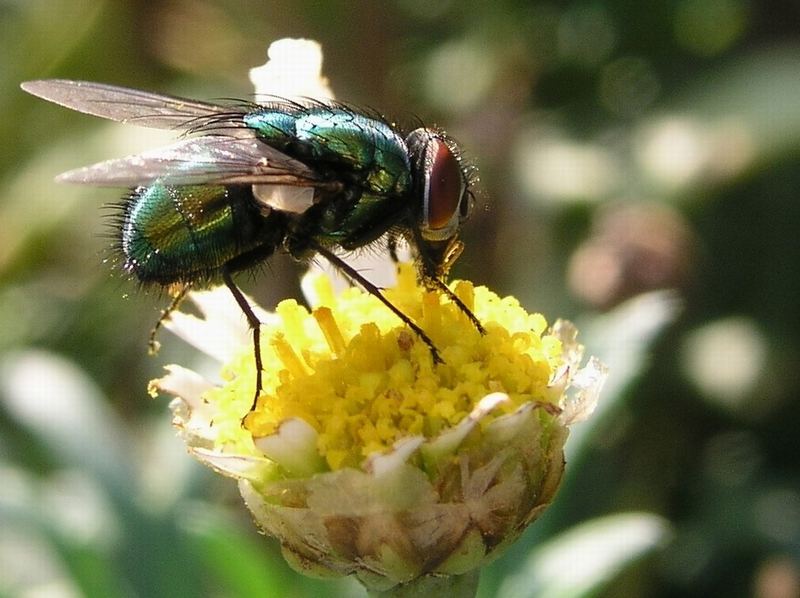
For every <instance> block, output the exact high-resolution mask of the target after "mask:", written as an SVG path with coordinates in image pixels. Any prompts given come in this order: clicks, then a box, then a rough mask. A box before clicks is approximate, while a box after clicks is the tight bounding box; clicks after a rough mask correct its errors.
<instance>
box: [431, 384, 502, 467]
mask: <svg viewBox="0 0 800 598" xmlns="http://www.w3.org/2000/svg"><path fill="white" fill-rule="evenodd" d="M508 400H509V398H508V395H507V394H505V393H502V392H493V393H491V394H488V395H486V396H485V397H483V398H482V399H481V400H480V401H478V404H477V405H476V406H475V408H474V409H473V410H472V412H471V413H470V414H469V415H468V416H467V417H465V418H464V419H462V420H461V421H460V422H459V423H458V425H457V426H454V427H452V428H450V429H448V430H445V431H444V432H442V433H441V434H439V436H437V437H436V438H434V439H433V440H431V441H429V442H426V443H425V444H424V445H423V446H422V448H421V451H422V455H423V457H424V458H425V460H426V461H428V462H429V463H430V464H433V463H435V462H436V461H438V460H439V459H441V458H443V457H446V456H448V455H451V454H453V453H454V452H455V451H456V449H457V448H458V447H459V446H460V445H461V443H462V442H463V440H464V438H466V437H467V434H469V433H470V432H471V431H472V430H473V428H475V426H476V425H477V424H478V422H479V421H480V420H481V419H483V418H484V417H486V416H487V415H488V414H489V413H491V412H492V411H493V410H494V409H495V408H496V407H497V406H498V405H499V404H500V403H504V402H506V401H508Z"/></svg>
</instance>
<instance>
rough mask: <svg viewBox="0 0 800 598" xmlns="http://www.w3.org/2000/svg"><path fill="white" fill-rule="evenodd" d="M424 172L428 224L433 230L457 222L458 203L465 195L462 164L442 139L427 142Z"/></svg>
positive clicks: (425, 218)
mask: <svg viewBox="0 0 800 598" xmlns="http://www.w3.org/2000/svg"><path fill="white" fill-rule="evenodd" d="M426 157H427V158H428V160H429V163H428V167H427V169H426V173H425V198H424V199H425V204H424V206H425V213H424V220H425V227H426V228H428V229H431V230H433V231H442V230H443V229H447V230H450V229H451V228H453V227H454V226H455V227H457V226H458V219H459V205H460V204H461V199H462V197H463V195H464V178H463V176H462V175H461V165H460V164H459V162H458V158H456V156H455V155H454V154H453V152H452V150H451V149H450V148H449V147H448V146H447V144H446V143H444V141H442V140H441V139H437V138H433V139H431V140H430V142H429V143H428V148H427V156H426Z"/></svg>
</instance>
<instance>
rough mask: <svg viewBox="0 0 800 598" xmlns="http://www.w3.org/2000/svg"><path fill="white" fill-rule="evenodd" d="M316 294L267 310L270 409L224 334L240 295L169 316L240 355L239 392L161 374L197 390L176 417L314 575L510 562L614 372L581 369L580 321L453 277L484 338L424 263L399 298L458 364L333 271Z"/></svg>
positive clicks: (229, 360) (428, 576)
mask: <svg viewBox="0 0 800 598" xmlns="http://www.w3.org/2000/svg"><path fill="white" fill-rule="evenodd" d="M304 286H305V288H306V289H307V294H309V299H310V303H311V305H312V309H311V310H310V311H309V310H308V309H306V308H304V307H302V306H300V305H298V304H297V302H295V301H293V300H289V301H284V302H282V303H281V304H280V305H279V306H278V308H277V310H276V313H275V314H266V313H264V312H260V317H261V319H262V321H263V322H264V326H263V327H262V358H263V363H264V364H265V370H264V372H263V377H264V384H263V392H262V393H261V395H260V396H259V398H258V402H257V405H256V407H255V409H254V410H253V411H252V412H250V407H251V404H252V397H253V391H254V383H255V372H254V360H253V355H252V345H251V343H250V342H248V341H247V340H244V342H242V339H247V331H246V329H244V328H242V329H239V330H236V331H235V333H234V334H233V337H234V338H236V339H238V342H240V343H241V344H239V345H236V343H232V344H226V343H220V342H219V341H220V338H222V337H221V336H220V335H224V334H225V333H224V329H225V328H226V327H233V328H236V326H235V324H234V323H235V322H236V321H237V320H236V319H235V318H234V319H232V314H231V312H230V311H228V310H238V307H236V306H235V305H234V304H232V299H230V300H229V299H228V298H227V295H226V293H225V290H224V289H223V290H221V291H210V292H205V293H194V294H193V295H192V299H193V300H194V301H195V303H196V304H197V305H198V307H199V309H200V310H201V312H202V313H203V315H204V319H200V318H196V317H194V316H190V315H187V314H182V313H177V314H174V315H173V318H172V320H171V321H170V322H168V326H169V327H170V328H171V329H172V330H174V331H175V332H177V333H178V334H180V335H182V336H184V337H185V338H190V339H191V340H192V341H193V342H194V343H195V344H197V345H198V346H200V347H201V348H204V349H207V350H209V349H210V351H211V352H212V353H213V354H215V355H216V356H217V357H220V358H221V359H222V360H223V361H225V362H226V363H225V365H224V367H223V369H222V379H223V382H222V383H221V384H211V383H210V382H207V381H206V380H204V379H203V378H201V377H200V376H199V375H197V374H194V373H192V372H189V371H188V370H185V369H182V368H180V367H178V366H170V368H168V369H169V372H170V373H169V374H168V375H167V376H166V377H164V378H162V379H160V380H155V381H154V382H153V389H154V391H155V390H159V391H163V392H167V393H171V394H174V395H176V396H178V397H179V398H178V399H176V400H175V401H173V403H172V409H173V413H174V423H175V425H176V427H177V428H178V429H179V430H180V431H181V433H182V435H183V438H184V439H185V441H186V444H187V446H188V448H189V450H190V452H192V453H193V454H194V455H195V456H196V457H197V458H199V459H200V460H201V461H203V462H204V463H206V464H207V465H209V466H211V467H213V468H214V469H215V470H217V471H218V472H220V473H222V474H224V475H228V476H231V477H234V478H236V479H238V480H239V488H240V491H241V493H242V496H243V497H244V500H245V502H246V504H247V506H248V508H250V510H251V511H252V512H253V514H254V516H255V519H256V521H257V523H258V525H259V526H260V527H261V528H262V529H263V530H264V531H265V532H266V533H268V534H270V535H273V536H275V537H277V538H278V539H279V540H280V541H281V545H282V546H283V551H284V554H285V556H286V557H287V559H288V560H289V562H290V563H292V564H293V566H295V567H296V568H297V569H298V570H300V571H302V572H306V573H309V572H310V573H316V574H320V575H322V574H324V575H349V574H354V575H356V576H357V577H358V579H359V580H360V581H361V582H362V583H364V584H365V585H366V586H367V587H368V588H371V589H374V590H386V589H389V588H392V587H396V586H398V587H400V586H402V584H409V583H412V582H413V583H421V582H424V583H428V582H430V581H431V580H435V579H437V578H438V577H440V576H455V577H457V576H462V575H464V574H467V573H468V572H470V571H473V570H475V569H476V568H477V567H479V566H480V565H481V564H482V563H484V562H486V561H488V560H490V559H493V558H495V557H496V556H497V555H498V554H499V553H500V551H502V549H503V548H505V547H506V546H508V544H509V543H510V542H512V541H513V540H514V539H515V538H516V537H517V536H519V534H520V533H521V532H522V531H523V530H524V528H525V527H526V526H527V525H528V524H529V523H530V522H531V521H532V520H534V519H535V518H536V517H537V516H538V515H539V514H540V513H541V511H542V510H543V509H544V507H545V506H546V505H547V504H549V502H550V501H551V500H552V498H553V495H554V493H555V490H556V488H557V486H558V483H559V480H560V478H561V474H562V471H563V464H564V457H563V445H564V441H565V439H566V436H567V426H568V425H570V424H572V423H574V422H575V421H578V420H580V419H582V418H584V417H585V416H587V415H588V414H589V413H590V412H591V411H592V409H593V408H594V404H595V402H596V400H597V396H598V393H599V390H600V387H601V386H602V383H603V381H604V379H605V368H604V366H603V365H602V364H601V363H599V362H598V361H597V360H594V359H591V360H589V362H588V364H587V365H586V366H585V367H584V368H583V369H579V365H580V362H581V359H582V352H583V350H582V349H583V348H582V347H581V346H580V345H579V344H578V343H577V342H576V335H577V331H576V330H575V328H574V327H573V326H572V325H571V324H569V323H568V322H564V321H558V322H556V323H555V324H554V325H553V326H552V327H550V328H548V326H547V323H546V322H545V319H544V317H543V316H541V315H540V314H529V313H527V312H526V311H525V310H524V309H522V307H520V305H519V303H518V302H517V301H516V300H515V299H514V298H512V297H505V298H500V297H498V296H497V295H495V294H494V293H492V292H491V291H489V290H488V289H486V288H484V287H473V285H472V284H470V283H468V282H463V281H462V282H455V283H453V284H452V286H451V288H452V290H453V291H454V292H455V294H456V295H457V296H458V297H459V298H460V299H461V300H462V301H463V302H464V303H465V304H466V305H467V306H468V307H469V308H470V309H471V310H472V311H473V312H474V313H475V315H476V316H477V318H478V319H479V320H480V321H481V322H482V324H483V326H484V327H485V329H486V334H481V333H480V332H479V331H478V330H477V329H476V328H475V326H474V325H473V324H472V322H470V321H469V319H468V318H467V317H466V316H465V314H464V313H463V312H462V311H461V310H460V309H459V308H458V307H457V306H456V305H454V304H453V303H451V302H450V300H449V299H448V298H447V297H446V296H445V295H443V294H441V293H437V292H432V291H428V290H426V289H425V288H423V287H421V286H419V285H418V284H417V282H416V274H415V271H414V269H413V267H412V266H410V265H402V266H401V267H400V270H399V279H398V283H397V285H396V286H395V287H394V288H389V289H387V290H386V291H385V293H386V296H387V298H388V299H389V300H390V301H391V302H392V303H393V304H395V305H396V306H397V307H399V308H400V309H401V310H402V311H403V312H404V313H406V314H408V315H409V316H411V317H412V318H413V319H414V320H415V321H416V322H417V323H418V324H419V325H420V326H421V328H422V329H423V330H424V331H425V332H426V334H427V335H428V336H429V337H430V338H431V339H432V340H433V342H434V344H435V345H436V347H437V348H438V349H439V351H440V354H441V357H442V358H443V363H438V364H436V363H434V360H433V358H432V356H431V353H430V350H429V348H428V347H427V346H426V345H425V344H424V343H423V342H421V341H420V340H419V339H418V338H416V337H415V335H414V334H413V333H412V332H411V331H410V330H408V329H407V328H406V327H405V326H404V325H403V324H402V322H400V320H399V319H398V318H397V317H396V316H395V315H394V314H392V313H391V312H390V311H389V310H388V309H387V308H386V307H385V306H384V305H383V304H381V303H380V302H379V301H378V300H377V299H376V298H375V297H373V296H371V295H369V294H368V293H365V292H363V291H361V290H359V289H355V288H350V289H347V290H345V291H343V292H341V293H340V294H338V295H337V294H336V293H335V292H334V291H333V288H332V286H331V283H330V280H329V279H328V278H327V277H326V276H325V275H323V274H319V273H317V274H310V275H308V276H307V277H306V280H305V282H304ZM235 313H236V311H233V314H235ZM234 347H237V348H234ZM420 580H422V581H421V582H420Z"/></svg>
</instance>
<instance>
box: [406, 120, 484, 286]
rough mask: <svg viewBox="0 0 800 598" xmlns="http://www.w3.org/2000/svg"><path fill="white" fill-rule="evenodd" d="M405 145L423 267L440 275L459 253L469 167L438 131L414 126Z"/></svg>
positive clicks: (469, 197) (468, 198)
mask: <svg viewBox="0 0 800 598" xmlns="http://www.w3.org/2000/svg"><path fill="white" fill-rule="evenodd" d="M406 144H407V146H408V151H409V154H410V157H411V164H412V185H413V189H414V197H415V201H417V206H416V209H417V214H416V216H417V226H418V230H419V238H418V239H417V242H418V243H420V244H422V245H423V247H422V248H421V250H422V253H423V256H422V257H423V258H425V257H427V258H428V261H429V262H430V263H428V264H423V267H425V268H427V270H428V271H429V272H428V273H429V274H430V275H435V276H442V275H443V274H445V273H446V272H447V270H448V269H449V266H450V265H451V264H452V262H453V261H455V259H456V258H457V257H458V254H459V253H460V252H461V244H460V242H459V241H458V240H457V238H458V232H459V230H460V228H461V224H462V223H463V222H464V221H465V220H467V218H468V217H469V215H470V212H471V210H472V203H473V200H472V194H471V193H470V192H469V182H470V181H469V175H468V170H467V168H466V167H465V166H464V165H463V164H462V162H461V157H460V153H459V150H458V148H457V147H456V145H455V142H454V141H453V140H452V139H450V138H449V137H447V136H446V135H445V134H444V133H442V132H440V131H436V130H432V129H426V128H419V129H415V130H414V131H412V132H411V133H410V134H409V135H408V137H406ZM425 254H427V256H426V255H425Z"/></svg>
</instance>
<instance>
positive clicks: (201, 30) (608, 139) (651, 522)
mask: <svg viewBox="0 0 800 598" xmlns="http://www.w3.org/2000/svg"><path fill="white" fill-rule="evenodd" d="M798 22H800V5H798V4H797V3H796V2H793V1H791V0H767V1H764V2H755V1H753V0H750V1H748V0H654V1H652V2H635V1H632V0H605V1H600V0H595V1H589V0H587V1H584V2H543V1H529V0H525V1H521V0H520V1H514V0H500V1H498V2H494V3H485V2H475V1H471V0H461V1H460V2H454V1H442V2H429V1H423V0H393V1H391V2H383V3H378V2H367V1H354V2H341V1H332V2H326V3H317V2H307V1H304V0H294V1H292V2H288V1H285V0H275V1H269V2H263V1H256V0H244V1H237V2H233V1H231V0H197V1H189V0H168V1H155V2H144V1H140V0H114V1H111V0H106V1H98V2H93V3H86V2H78V1H77V0H60V1H59V2H56V3H54V2H50V1H49V0H29V1H27V2H13V1H5V2H0V89H2V93H0V113H2V114H3V118H2V119H0V138H2V139H3V140H4V143H3V144H2V146H0V178H2V184H3V186H2V189H3V192H2V195H0V332H1V333H0V595H4V596H5V595H7V596H33V595H44V594H37V592H46V591H49V592H52V593H50V594H47V595H51V596H104V597H106V596H108V597H113V596H147V597H156V596H226V597H228V596H229V597H236V596H255V595H275V596H278V595H280V596H311V595H316V594H324V595H333V594H336V595H359V592H360V591H361V590H360V589H359V588H358V587H357V586H356V585H355V584H353V583H350V582H349V581H339V582H324V583H323V582H316V581H312V580H307V579H305V578H302V577H300V576H298V575H296V574H294V573H292V572H291V571H290V570H289V569H288V567H287V566H286V565H285V564H284V563H283V562H282V560H281V559H280V557H279V550H278V547H276V546H275V545H274V543H272V542H271V541H268V540H263V539H261V538H260V537H259V536H258V535H257V534H256V532H255V531H254V530H253V527H252V525H251V524H250V522H249V521H248V518H247V516H246V515H245V510H244V509H243V508H242V507H241V505H240V504H239V499H238V497H237V495H236V492H235V488H234V487H233V486H234V485H233V483H229V482H228V481H226V480H223V479H219V478H218V477H216V476H213V475H212V474H210V473H209V472H206V471H204V470H203V469H202V468H201V467H200V466H197V465H195V464H194V463H193V462H191V460H190V459H189V458H188V457H186V456H185V455H183V454H182V448H181V446H180V443H179V442H178V440H177V439H175V438H173V437H172V433H171V431H170V429H169V422H168V419H169V416H168V415H167V408H166V401H165V400H158V401H152V400H149V399H148V397H147V394H146V385H147V381H148V380H149V379H151V378H153V377H155V376H157V375H159V373H160V367H161V364H164V363H169V362H178V363H186V364H194V365H195V366H196V367H200V368H202V367H203V364H200V363H196V361H197V357H196V356H195V355H193V354H192V353H191V352H189V351H188V350H187V349H185V348H183V347H181V346H180V344H179V343H177V342H172V340H171V339H166V338H165V339H163V340H164V341H165V342H164V349H163V351H162V353H161V355H160V356H159V357H158V358H156V359H151V358H148V357H147V355H146V339H147V334H148V332H149V329H150V327H151V325H152V323H153V322H154V321H155V319H156V318H157V314H158V308H159V306H161V304H162V303H163V297H159V296H158V294H157V293H152V292H148V293H142V292H138V289H137V288H136V286H135V285H134V284H132V283H129V282H127V281H125V280H122V279H121V278H120V277H118V276H115V275H113V274H112V273H110V272H108V270H107V268H105V267H104V265H103V264H102V263H101V262H102V259H103V252H104V250H105V247H106V246H107V245H108V243H109V242H108V239H107V238H106V237H107V236H108V234H113V231H110V230H109V229H108V226H107V225H106V224H104V222H103V218H102V211H101V210H99V209H98V206H99V205H101V204H103V203H104V202H113V201H114V199H115V197H114V193H115V192H114V191H111V192H109V191H108V190H92V189H83V188H72V187H66V186H59V185H56V184H55V183H54V182H53V180H52V179H53V176H54V175H56V174H58V173H59V172H61V171H63V170H67V169H69V168H74V167H77V166H82V165H85V164H88V163H91V162H93V161H96V160H100V159H103V158H107V157H113V156H119V155H125V154H128V153H133V152H135V151H137V150H139V149H142V148H144V147H151V146H153V145H154V143H155V141H154V138H153V137H152V135H151V134H150V133H149V132H147V131H140V130H136V129H131V128H127V127H123V126H121V125H115V124H109V123H105V122H101V121H99V120H98V119H92V118H90V117H85V116H82V115H78V114H75V113H70V112H68V111H65V110H61V109H58V108H56V107H54V106H52V105H49V104H46V103H45V102H42V101H39V100H36V99H35V98H32V97H28V96H26V95H25V94H24V93H23V92H21V91H20V90H19V87H18V85H19V82H20V81H23V80H26V79H35V78H45V77H65V78H74V79H88V80H97V81H105V82H110V83H115V84H119V85H126V86H130V87H137V88H142V89H149V90H154V91H160V92H164V93H173V94H180V95H186V96H189V97H196V98H215V97H237V96H238V97H248V95H249V94H251V91H250V85H249V82H248V80H247V70H248V69H249V68H250V67H252V66H256V65H259V64H262V63H263V62H264V61H265V53H266V47H267V46H268V44H269V43H270V42H271V41H273V40H275V39H279V38H281V37H287V36H292V37H308V38H312V39H316V40H318V41H320V42H321V43H322V45H323V49H324V52H325V66H324V68H325V73H326V74H327V75H328V77H329V78H330V79H331V81H332V85H333V88H334V90H335V92H336V93H337V95H338V97H339V98H340V99H345V100H347V101H350V102H353V103H355V104H357V105H364V106H371V107H375V108H378V109H380V110H381V111H383V112H385V113H386V114H388V115H390V116H391V117H393V118H396V119H398V120H399V121H400V122H414V119H416V118H417V117H420V118H422V119H424V120H425V121H428V122H436V123H439V124H441V125H443V126H445V127H446V128H447V129H448V130H449V131H450V132H451V133H452V134H453V135H454V136H456V137H457V138H458V139H459V140H460V141H461V143H462V144H463V145H464V147H466V148H468V152H469V156H470V158H471V159H473V160H474V162H475V163H476V164H477V165H478V166H479V167H480V172H481V188H482V195H481V197H480V200H481V203H482V204H484V205H485V208H486V209H485V210H481V211H480V212H479V214H478V215H477V216H476V217H475V218H474V219H473V221H471V222H470V223H469V224H468V226H467V230H466V231H465V236H466V242H467V250H466V251H465V253H464V256H463V257H462V259H461V261H460V262H459V264H458V266H457V268H456V270H457V271H456V275H457V276H459V277H468V278H470V279H472V280H474V281H476V282H477V283H481V284H487V285H489V286H491V287H493V288H494V289H496V290H497V291H498V292H500V293H513V294H515V295H516V296H517V297H519V298H520V300H521V301H522V302H523V304H524V305H526V306H527V307H528V308H529V309H536V310H540V311H542V312H543V313H545V314H546V315H547V317H548V318H549V319H554V318H555V317H557V316H561V317H568V318H572V319H574V320H576V321H578V322H579V323H580V324H581V325H582V330H583V331H584V341H585V342H586V344H587V345H588V351H589V352H590V353H592V354H597V355H599V356H600V357H601V358H603V359H605V360H606V361H607V362H608V363H609V365H610V366H611V368H612V370H611V375H612V378H611V380H610V382H609V388H608V389H607V392H606V393H604V396H603V402H604V405H602V407H601V412H600V413H599V414H598V416H597V417H596V418H595V419H594V421H592V422H589V423H587V424H584V426H585V427H584V428H583V429H578V430H576V432H575V435H574V437H573V438H572V443H573V445H572V446H571V447H570V448H571V454H570V463H569V464H568V466H567V472H568V473H567V479H566V480H565V483H564V486H563V487H562V489H561V491H560V493H559V496H558V497H557V500H556V503H555V504H554V505H553V506H552V507H551V508H550V510H549V511H548V512H547V513H546V514H545V516H544V517H543V518H542V519H541V520H540V521H539V522H537V523H536V524H535V525H534V526H532V528H531V529H530V530H528V532H527V533H526V534H525V535H524V536H523V538H522V540H521V541H520V542H519V543H518V544H517V545H515V546H514V547H513V548H512V550H511V551H510V553H509V554H507V555H506V556H505V557H503V558H502V559H500V560H499V561H498V562H497V563H495V564H494V565H492V566H491V567H490V568H489V569H488V570H487V571H485V572H484V574H483V576H482V586H481V594H482V595H485V596H492V595H504V596H521V595H530V596H534V595H547V596H550V595H560V596H574V595H599V596H671V595H681V596H709V595H716V596H747V595H756V596H763V597H776V598H777V597H780V596H792V595H797V594H798V593H800V468H799V467H798V463H800V454H799V453H800V451H799V450H798V444H797V442H796V436H797V430H798V428H799V427H800V400H798V398H800V377H798V376H797V373H796V369H797V363H798V355H800V317H798V313H800V310H798V306H800V242H798V233H800V202H798V201H797V195H798V189H800V168H798V161H797V158H798V155H799V154H800V101H798V99H797V98H798V97H800V76H799V75H798V73H800V30H798V28H797V23H798ZM109 193H111V195H109ZM300 271H301V268H300V267H299V266H298V265H295V264H293V263H291V262H290V261H289V260H288V259H285V258H283V257H281V256H276V257H275V258H274V259H273V260H271V262H270V266H269V267H268V268H267V270H266V272H265V273H264V275H262V276H260V277H258V278H255V279H254V280H250V281H246V283H245V286H246V287H247V289H248V290H249V291H250V292H252V293H253V294H255V295H256V296H257V297H258V298H259V299H260V300H261V302H262V304H265V305H267V306H269V305H271V304H274V303H275V302H276V301H277V300H278V299H280V298H284V297H287V296H294V295H297V294H298V285H297V275H298V272H300ZM662 289H673V291H672V292H670V293H667V294H664V293H663V292H658V291H659V290H662ZM653 292H655V294H654V293H653ZM636 514H638V515H636ZM609 516H617V517H614V518H610V519H609V518H608V517H609ZM595 519H596V521H593V522H590V523H586V522H589V521H590V520H595ZM579 524H581V525H579ZM609 530H612V531H614V530H615V531H616V540H615V541H614V542H611V543H607V542H606V540H607V538H608V536H607V534H608V533H609ZM637 530H640V531H641V530H646V531H647V530H649V531H648V532H647V533H645V534H644V535H637V533H638V532H637ZM591 538H594V539H596V541H595V542H594V543H592V542H591V541H588V540H589V539H591ZM626 538H629V539H630V541H629V542H628V543H627V544H626ZM579 539H580V540H586V541H578V540H579ZM612 545H619V546H622V549H621V550H619V551H617V550H613V549H611V548H609V546H612ZM601 557H604V558H606V559H607V560H609V561H610V562H609V563H608V564H607V566H601V564H600V563H599V562H598V561H599V560H602V559H601ZM548 567H550V568H549V569H548ZM553 567H555V569H554V570H555V573H554V572H553V571H554V570H553ZM566 581H570V582H571V583H570V584H566V583H565V582H566Z"/></svg>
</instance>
